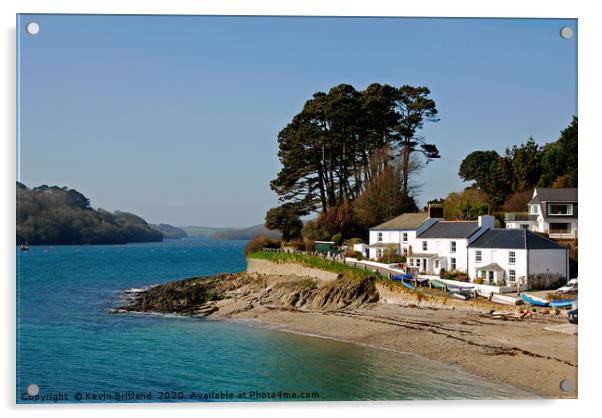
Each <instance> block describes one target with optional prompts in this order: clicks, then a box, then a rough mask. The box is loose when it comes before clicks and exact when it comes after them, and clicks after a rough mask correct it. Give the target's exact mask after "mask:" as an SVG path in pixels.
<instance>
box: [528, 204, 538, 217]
mask: <svg viewBox="0 0 602 418" xmlns="http://www.w3.org/2000/svg"><path fill="white" fill-rule="evenodd" d="M529 214H531V215H539V205H529Z"/></svg>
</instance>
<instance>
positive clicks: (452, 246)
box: [449, 241, 456, 253]
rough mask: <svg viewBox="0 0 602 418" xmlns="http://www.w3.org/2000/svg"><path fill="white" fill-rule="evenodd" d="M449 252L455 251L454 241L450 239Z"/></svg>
mask: <svg viewBox="0 0 602 418" xmlns="http://www.w3.org/2000/svg"><path fill="white" fill-rule="evenodd" d="M449 252H450V253H455V252H456V241H451V242H450V243H449Z"/></svg>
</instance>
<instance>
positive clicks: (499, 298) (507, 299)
mask: <svg viewBox="0 0 602 418" xmlns="http://www.w3.org/2000/svg"><path fill="white" fill-rule="evenodd" d="M491 301H492V302H494V303H500V304H502V305H510V306H515V305H522V303H523V301H522V300H521V299H519V298H515V297H513V296H504V295H500V294H499V293H494V294H492V295H491Z"/></svg>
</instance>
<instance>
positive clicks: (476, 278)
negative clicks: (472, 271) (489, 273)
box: [472, 277, 484, 284]
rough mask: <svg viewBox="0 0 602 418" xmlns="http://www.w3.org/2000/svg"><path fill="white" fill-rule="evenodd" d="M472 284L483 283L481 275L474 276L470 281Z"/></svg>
mask: <svg viewBox="0 0 602 418" xmlns="http://www.w3.org/2000/svg"><path fill="white" fill-rule="evenodd" d="M472 282H473V283H474V284H483V282H484V280H483V278H482V277H475V278H474V280H473V281H472Z"/></svg>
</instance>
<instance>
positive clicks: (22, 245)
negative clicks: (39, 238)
mask: <svg viewBox="0 0 602 418" xmlns="http://www.w3.org/2000/svg"><path fill="white" fill-rule="evenodd" d="M19 248H20V249H21V251H29V245H27V243H25V244H21V245H20V246H19Z"/></svg>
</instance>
